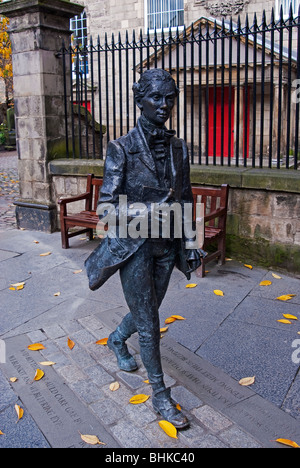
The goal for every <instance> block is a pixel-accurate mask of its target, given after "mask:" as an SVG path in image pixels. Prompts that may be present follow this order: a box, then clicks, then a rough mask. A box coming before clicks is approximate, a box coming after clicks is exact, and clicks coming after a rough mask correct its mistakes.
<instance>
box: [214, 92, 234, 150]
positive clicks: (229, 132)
mask: <svg viewBox="0 0 300 468" xmlns="http://www.w3.org/2000/svg"><path fill="white" fill-rule="evenodd" d="M223 91H224V127H223V156H224V157H228V150H229V147H228V146H229V145H228V142H229V138H231V147H230V155H231V157H233V156H234V146H233V144H234V134H233V129H234V88H231V106H230V105H229V97H230V96H229V87H228V86H227V87H224V89H223ZM229 109H230V114H231V119H230V118H229V117H230V114H229ZM208 120H209V121H208V125H209V141H208V155H209V156H214V146H216V149H215V154H216V156H219V157H220V156H221V154H222V89H221V88H220V87H217V88H216V124H215V121H214V88H209V119H208ZM229 125H230V127H231V128H230V129H229ZM214 132H215V133H214ZM214 137H215V143H214Z"/></svg>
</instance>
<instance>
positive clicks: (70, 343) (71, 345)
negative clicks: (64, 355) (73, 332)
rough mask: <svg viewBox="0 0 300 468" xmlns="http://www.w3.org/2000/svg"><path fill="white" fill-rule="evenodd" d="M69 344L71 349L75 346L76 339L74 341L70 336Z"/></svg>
mask: <svg viewBox="0 0 300 468" xmlns="http://www.w3.org/2000/svg"><path fill="white" fill-rule="evenodd" d="M68 346H69V348H70V349H73V348H74V346H75V343H74V341H72V340H71V339H70V338H69V337H68Z"/></svg>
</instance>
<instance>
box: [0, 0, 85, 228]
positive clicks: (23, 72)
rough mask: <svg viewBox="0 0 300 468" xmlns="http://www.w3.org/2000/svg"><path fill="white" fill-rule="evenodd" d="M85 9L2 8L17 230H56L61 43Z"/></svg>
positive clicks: (58, 5) (17, 2)
mask: <svg viewBox="0 0 300 468" xmlns="http://www.w3.org/2000/svg"><path fill="white" fill-rule="evenodd" d="M82 11H83V6H81V5H78V4H75V3H71V2H69V1H65V0H52V1H51V2H49V1H46V0H11V1H8V2H5V3H1V4H0V14H2V15H4V16H7V17H8V18H9V19H10V38H11V43H12V55H13V71H14V102H15V118H16V134H17V150H18V157H19V180H20V197H21V198H20V200H19V201H17V202H16V205H17V209H16V215H17V223H18V227H24V228H27V229H35V230H36V229H38V230H43V231H48V232H52V231H54V230H55V229H56V213H55V210H56V205H55V201H54V199H53V191H52V188H51V177H50V176H49V171H48V160H49V157H48V154H49V151H50V148H51V147H53V144H55V142H56V141H58V140H61V139H62V138H63V137H64V126H65V124H64V115H65V110H64V99H63V95H64V81H63V66H62V61H61V60H59V59H58V58H57V56H56V53H57V51H58V50H59V49H60V48H61V45H62V42H63V41H65V42H66V43H68V41H69V37H70V34H71V32H70V29H69V21H70V18H71V17H73V16H75V15H78V14H80V13H81V12H82ZM66 71H67V73H70V69H68V70H66ZM69 81H70V80H67V82H69ZM69 94H70V91H69Z"/></svg>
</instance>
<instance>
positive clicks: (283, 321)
mask: <svg viewBox="0 0 300 468" xmlns="http://www.w3.org/2000/svg"><path fill="white" fill-rule="evenodd" d="M277 322H279V323H286V324H291V323H292V322H290V321H289V320H286V319H280V320H277Z"/></svg>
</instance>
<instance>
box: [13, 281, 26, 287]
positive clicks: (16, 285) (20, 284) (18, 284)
mask: <svg viewBox="0 0 300 468" xmlns="http://www.w3.org/2000/svg"><path fill="white" fill-rule="evenodd" d="M24 284H25V281H22V282H21V283H14V284H11V286H13V287H14V288H20V287H21V286H24Z"/></svg>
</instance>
